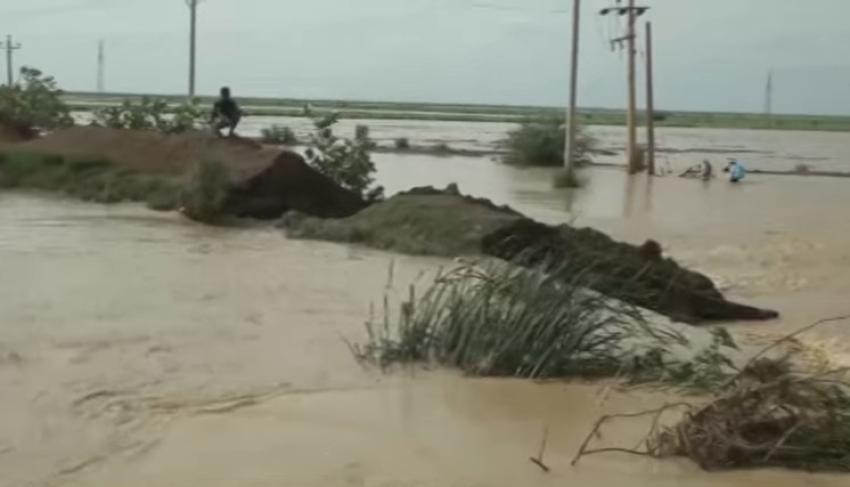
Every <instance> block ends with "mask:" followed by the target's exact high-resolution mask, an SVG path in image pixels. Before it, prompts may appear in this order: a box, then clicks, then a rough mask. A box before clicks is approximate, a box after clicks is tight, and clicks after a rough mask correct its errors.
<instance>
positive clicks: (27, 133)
mask: <svg viewBox="0 0 850 487" xmlns="http://www.w3.org/2000/svg"><path fill="white" fill-rule="evenodd" d="M61 95H62V90H60V89H59V87H58V84H57V83H56V79H55V78H53V77H52V76H45V75H44V74H43V73H42V72H41V71H39V70H37V69H34V68H29V67H23V68H21V72H20V77H19V79H18V81H17V83H15V84H14V85H13V86H4V87H0V123H2V124H4V125H7V126H9V127H11V128H13V129H15V130H16V131H17V132H18V133H20V135H22V136H24V137H27V138H31V137H35V136H37V135H38V133H39V132H41V131H43V130H52V129H55V128H58V127H65V126H70V125H73V124H74V119H73V118H71V110H70V109H69V108H68V106H67V105H66V104H65V103H64V102H63V101H62V98H61Z"/></svg>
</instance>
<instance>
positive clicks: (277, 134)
mask: <svg viewBox="0 0 850 487" xmlns="http://www.w3.org/2000/svg"><path fill="white" fill-rule="evenodd" d="M261 134H262V135H261V136H262V140H263V143H266V144H279V145H297V144H298V136H296V135H295V131H293V130H292V129H291V128H289V127H284V126H283V125H272V126H271V127H267V128H264V129H263V130H262V131H261Z"/></svg>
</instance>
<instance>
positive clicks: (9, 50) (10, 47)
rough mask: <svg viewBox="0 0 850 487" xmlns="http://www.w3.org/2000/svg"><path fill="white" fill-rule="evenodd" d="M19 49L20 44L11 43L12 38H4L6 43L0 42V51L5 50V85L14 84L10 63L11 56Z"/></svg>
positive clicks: (12, 67) (13, 70)
mask: <svg viewBox="0 0 850 487" xmlns="http://www.w3.org/2000/svg"><path fill="white" fill-rule="evenodd" d="M20 48H21V43H20V42H17V43H16V42H12V36H6V42H5V43H3V42H0V49H5V50H6V80H7V81H6V84H7V86H12V85H13V84H15V69H14V66H13V63H12V55H13V53H14V52H15V51H17V50H18V49H20Z"/></svg>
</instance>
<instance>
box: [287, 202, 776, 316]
mask: <svg viewBox="0 0 850 487" xmlns="http://www.w3.org/2000/svg"><path fill="white" fill-rule="evenodd" d="M283 226H284V227H285V228H286V229H287V233H288V235H289V236H290V237H292V238H313V239H321V240H329V241H337V242H349V243H358V244H362V245H367V246H370V247H374V248H379V249H385V250H394V251H398V252H404V253H412V254H424V255H439V256H445V257H455V256H462V255H481V254H483V255H487V256H492V257H497V258H499V259H502V260H506V261H510V262H513V263H515V264H519V265H521V266H526V267H534V268H539V267H541V266H543V267H546V266H549V267H550V270H551V269H554V268H556V267H557V266H558V264H559V263H560V262H564V261H566V260H576V259H579V260H583V261H586V262H588V264H589V265H588V268H587V270H586V272H589V273H592V279H588V280H587V282H588V283H589V287H591V288H592V289H594V290H595V291H598V292H600V293H602V294H606V295H610V294H616V295H617V296H618V297H619V298H620V299H623V300H625V301H628V302H630V303H632V304H635V305H637V306H640V307H642V308H646V309H649V310H652V311H655V312H657V313H659V314H662V315H665V316H668V317H670V318H671V319H674V320H677V321H682V322H686V323H700V322H705V321H714V320H765V319H771V318H775V317H777V316H778V314H777V313H776V312H775V311H770V310H762V309H758V308H754V307H751V306H746V305H741V304H737V303H733V302H730V301H728V300H726V299H725V297H724V296H723V294H722V293H721V292H720V291H719V290H718V289H717V287H716V286H715V285H714V283H713V282H712V281H711V279H709V278H708V277H706V276H705V275H703V274H700V273H698V272H694V271H692V270H689V269H686V268H684V267H681V266H680V265H679V264H678V263H676V262H675V261H674V260H672V259H669V258H665V257H664V256H663V255H662V251H661V246H660V244H658V243H656V242H653V241H649V242H647V243H646V244H644V245H642V246H634V245H630V244H627V243H623V242H617V241H615V240H613V239H611V238H610V237H609V236H607V235H605V234H604V233H602V232H598V231H596V230H592V229H586V228H585V229H579V228H574V227H570V226H568V225H562V226H557V227H555V226H548V225H544V224H542V223H539V222H536V221H533V220H531V219H529V218H526V217H524V216H523V215H521V214H520V213H518V212H516V211H514V210H512V209H510V208H507V207H500V206H497V205H495V204H493V203H492V202H490V201H487V200H482V199H476V198H471V197H468V196H463V195H461V194H459V192H458V191H457V190H456V188H450V189H449V190H445V191H440V190H435V189H433V188H417V189H414V190H411V191H409V192H407V193H401V194H398V195H396V196H393V197H392V198H389V199H387V200H386V201H383V202H380V203H377V204H374V205H371V206H369V207H368V208H366V209H364V210H362V211H360V212H358V213H356V214H353V215H352V216H350V217H347V218H342V219H334V220H322V219H318V218H311V217H309V216H306V215H300V214H293V215H290V216H287V218H285V219H284V221H283Z"/></svg>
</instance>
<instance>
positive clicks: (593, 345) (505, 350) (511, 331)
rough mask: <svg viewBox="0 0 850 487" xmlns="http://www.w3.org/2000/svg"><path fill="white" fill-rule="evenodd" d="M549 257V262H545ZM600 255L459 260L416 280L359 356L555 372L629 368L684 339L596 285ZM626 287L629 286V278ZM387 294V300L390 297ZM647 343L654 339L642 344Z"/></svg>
mask: <svg viewBox="0 0 850 487" xmlns="http://www.w3.org/2000/svg"><path fill="white" fill-rule="evenodd" d="M543 268H544V267H541V268H540V269H543ZM591 268H592V264H590V263H586V262H578V261H572V262H565V263H562V264H559V266H557V269H555V271H551V269H552V266H549V269H550V271H551V272H544V271H543V270H539V269H538V270H535V269H526V268H520V267H516V266H513V265H509V264H504V263H490V264H485V265H483V266H480V267H479V266H467V265H464V266H460V267H458V268H455V269H453V270H451V271H450V272H448V273H445V274H442V275H439V276H438V277H437V278H436V279H435V281H434V282H433V284H432V285H431V286H430V288H429V289H428V290H427V291H426V292H425V294H424V295H423V296H422V297H421V298H419V299H417V298H416V296H415V294H416V293H415V290H414V288H411V290H410V297H409V299H408V301H407V302H405V303H403V305H402V311H401V313H400V316H399V318H398V320H397V321H396V322H395V323H392V319H391V318H390V316H389V313H388V312H385V313H384V318H383V322H381V323H376V322H375V320H374V319H373V320H370V321H369V322H368V323H367V331H368V341H367V342H366V343H365V344H360V345H352V344H349V345H350V346H351V349H352V351H353V353H354V354H355V356H356V357H357V358H358V359H359V360H361V361H363V362H367V363H371V364H374V365H378V366H380V367H382V368H386V367H389V366H392V365H393V364H398V363H411V362H424V363H433V364H438V365H442V366H449V367H455V368H459V369H461V370H462V371H464V372H466V373H468V374H472V375H479V376H506V377H520V378H534V379H540V378H554V377H570V376H582V377H589V376H614V375H620V374H624V373H626V374H630V373H631V372H630V369H631V368H633V367H635V366H636V364H641V363H648V362H646V361H640V360H636V357H635V354H636V353H639V352H638V350H644V349H646V350H649V349H651V350H654V351H655V352H654V353H657V351H658V350H662V349H664V347H665V346H668V345H669V346H673V345H674V344H676V343H679V344H681V343H683V342H685V339H684V337H682V336H681V334H679V333H677V332H675V331H672V330H671V329H666V328H657V327H654V326H651V325H650V323H649V322H648V320H647V319H646V317H645V313H644V311H643V310H641V309H639V308H637V307H635V306H633V305H630V304H627V303H626V302H624V301H622V300H619V299H617V298H616V291H614V290H613V289H612V291H611V293H610V295H608V296H604V295H601V294H599V293H596V292H593V291H590V290H589V285H590V282H589V280H590V279H593V277H592V272H591ZM623 289H624V290H625V289H626V287H625V286H624V287H623ZM385 303H386V301H385ZM641 343H645V344H648V345H640V344H641Z"/></svg>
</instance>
